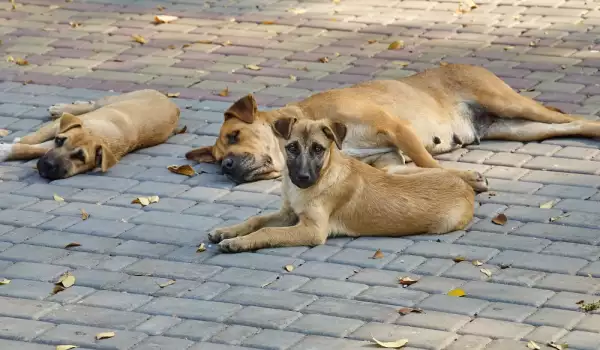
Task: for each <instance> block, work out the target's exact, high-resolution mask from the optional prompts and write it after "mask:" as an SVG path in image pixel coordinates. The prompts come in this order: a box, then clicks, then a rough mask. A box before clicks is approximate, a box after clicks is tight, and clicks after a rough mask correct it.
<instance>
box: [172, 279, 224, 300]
mask: <svg viewBox="0 0 600 350" xmlns="http://www.w3.org/2000/svg"><path fill="white" fill-rule="evenodd" d="M229 287H230V286H229V285H228V284H225V283H217V282H204V283H202V284H200V285H199V286H197V287H195V288H192V289H189V290H188V291H186V292H185V293H183V294H182V296H183V297H185V298H191V299H202V300H210V299H212V298H214V297H215V296H217V295H219V294H220V293H221V292H223V291H225V290H227V289H228V288H229Z"/></svg>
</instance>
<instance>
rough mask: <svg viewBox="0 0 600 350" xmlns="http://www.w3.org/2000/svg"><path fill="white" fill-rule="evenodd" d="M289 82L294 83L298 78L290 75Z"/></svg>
mask: <svg viewBox="0 0 600 350" xmlns="http://www.w3.org/2000/svg"><path fill="white" fill-rule="evenodd" d="M290 80H293V81H296V80H298V78H296V76H295V75H290Z"/></svg>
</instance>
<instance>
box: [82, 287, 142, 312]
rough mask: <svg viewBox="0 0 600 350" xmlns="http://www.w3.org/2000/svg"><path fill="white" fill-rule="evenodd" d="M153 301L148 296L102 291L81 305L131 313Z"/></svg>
mask: <svg viewBox="0 0 600 350" xmlns="http://www.w3.org/2000/svg"><path fill="white" fill-rule="evenodd" d="M150 300H152V297H149V296H147V295H138V294H129V293H119V292H111V291H107V290H100V291H97V292H96V293H94V294H92V295H90V296H88V297H86V298H84V299H83V300H81V301H80V302H79V304H81V305H88V306H95V307H102V308H107V309H115V310H124V311H131V310H134V309H136V308H138V307H139V306H141V305H143V304H146V303H147V302H149V301H150Z"/></svg>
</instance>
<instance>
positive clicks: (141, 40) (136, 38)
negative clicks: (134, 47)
mask: <svg viewBox="0 0 600 350" xmlns="http://www.w3.org/2000/svg"><path fill="white" fill-rule="evenodd" d="M131 37H132V38H133V41H135V42H136V43H140V44H142V45H144V44H145V43H146V42H147V41H146V39H144V37H143V36H141V35H139V34H133V35H132V36H131Z"/></svg>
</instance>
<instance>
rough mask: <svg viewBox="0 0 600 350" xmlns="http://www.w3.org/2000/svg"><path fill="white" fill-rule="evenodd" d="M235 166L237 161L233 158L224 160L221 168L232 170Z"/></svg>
mask: <svg viewBox="0 0 600 350" xmlns="http://www.w3.org/2000/svg"><path fill="white" fill-rule="evenodd" d="M234 165H235V161H234V160H233V158H231V157H227V158H224V159H223V161H222V162H221V166H222V167H223V168H224V169H232V168H233V166H234Z"/></svg>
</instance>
